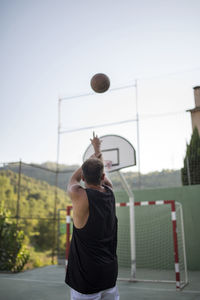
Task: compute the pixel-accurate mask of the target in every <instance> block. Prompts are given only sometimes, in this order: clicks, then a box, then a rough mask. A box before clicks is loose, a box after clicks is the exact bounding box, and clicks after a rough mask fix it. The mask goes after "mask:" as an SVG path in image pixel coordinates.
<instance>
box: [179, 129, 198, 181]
mask: <svg viewBox="0 0 200 300" xmlns="http://www.w3.org/2000/svg"><path fill="white" fill-rule="evenodd" d="M181 178H182V183H183V185H188V184H200V136H199V132H198V129H197V128H196V127H195V128H194V130H193V133H192V136H191V140H190V144H189V145H188V144H187V149H186V155H185V158H184V166H183V168H182V169H181Z"/></svg>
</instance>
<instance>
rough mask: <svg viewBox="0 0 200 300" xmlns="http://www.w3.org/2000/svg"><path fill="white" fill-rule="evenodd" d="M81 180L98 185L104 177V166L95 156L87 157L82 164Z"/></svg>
mask: <svg viewBox="0 0 200 300" xmlns="http://www.w3.org/2000/svg"><path fill="white" fill-rule="evenodd" d="M82 171H83V180H85V181H86V183H88V184H92V185H99V184H100V183H101V181H102V180H103V178H104V172H103V171H104V166H103V163H102V161H101V160H99V159H97V158H90V159H87V160H86V161H85V162H84V163H83V165H82Z"/></svg>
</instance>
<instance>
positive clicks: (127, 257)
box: [66, 200, 188, 289]
mask: <svg viewBox="0 0 200 300" xmlns="http://www.w3.org/2000/svg"><path fill="white" fill-rule="evenodd" d="M134 206H135V245H131V243H132V239H131V234H132V230H131V228H130V224H131V222H130V215H131V214H130V203H128V202H127V203H117V204H116V212H117V217H118V248H117V255H118V264H119V275H118V280H126V281H133V282H134V281H135V282H136V281H144V282H165V283H174V284H176V288H177V289H182V288H184V286H185V285H186V284H187V283H188V276H187V264H186V253H185V239H184V226H183V215H182V207H181V204H180V203H178V202H175V201H173V200H169V201H166V200H163V201H150V202H148V201H145V202H135V203H134ZM66 226H67V229H66V233H67V234H66V265H67V262H68V255H69V248H70V239H71V234H72V206H68V207H67V217H66ZM133 246H134V248H135V249H136V272H135V275H134V277H133V275H132V274H133V273H132V265H133V264H132V259H131V256H132V255H131V253H132V249H131V248H132V247H133Z"/></svg>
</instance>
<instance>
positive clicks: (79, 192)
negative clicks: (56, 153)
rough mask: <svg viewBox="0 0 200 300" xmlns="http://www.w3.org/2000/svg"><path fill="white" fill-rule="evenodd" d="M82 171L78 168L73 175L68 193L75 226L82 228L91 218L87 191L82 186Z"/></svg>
mask: <svg viewBox="0 0 200 300" xmlns="http://www.w3.org/2000/svg"><path fill="white" fill-rule="evenodd" d="M81 174H82V169H81V168H78V169H77V170H76V171H75V172H74V173H73V175H72V177H71V179H70V181H69V183H68V186H67V193H68V195H69V197H70V199H71V200H72V206H73V219H74V225H75V226H76V227H77V228H82V227H83V226H84V225H85V223H86V221H87V219H88V216H89V203H88V198H87V194H86V192H85V189H84V188H83V187H82V186H81V185H80V181H81Z"/></svg>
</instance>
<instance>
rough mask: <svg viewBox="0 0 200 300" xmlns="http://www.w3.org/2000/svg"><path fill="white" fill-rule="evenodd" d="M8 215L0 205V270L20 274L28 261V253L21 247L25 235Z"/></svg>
mask: <svg viewBox="0 0 200 300" xmlns="http://www.w3.org/2000/svg"><path fill="white" fill-rule="evenodd" d="M9 216H10V213H9V212H7V211H6V210H5V208H4V205H3V204H1V205H0V270H3V271H11V272H20V271H21V270H22V269H23V267H24V265H25V264H26V263H27V262H28V260H29V251H28V250H27V248H26V247H25V246H24V245H23V242H24V239H25V235H24V232H23V231H22V230H20V229H19V228H18V226H17V224H16V222H15V221H13V220H11V219H9Z"/></svg>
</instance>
